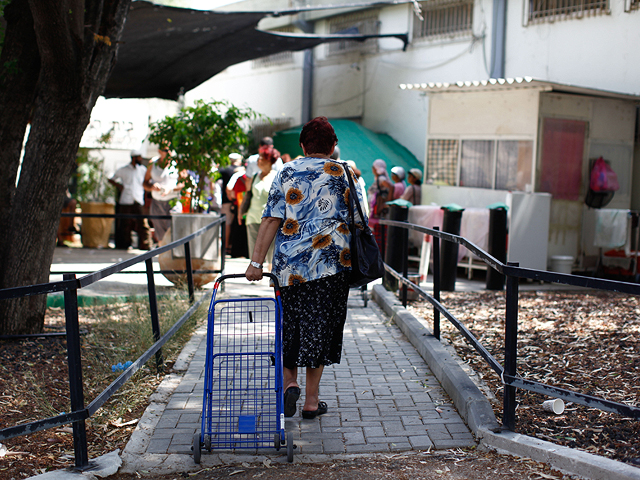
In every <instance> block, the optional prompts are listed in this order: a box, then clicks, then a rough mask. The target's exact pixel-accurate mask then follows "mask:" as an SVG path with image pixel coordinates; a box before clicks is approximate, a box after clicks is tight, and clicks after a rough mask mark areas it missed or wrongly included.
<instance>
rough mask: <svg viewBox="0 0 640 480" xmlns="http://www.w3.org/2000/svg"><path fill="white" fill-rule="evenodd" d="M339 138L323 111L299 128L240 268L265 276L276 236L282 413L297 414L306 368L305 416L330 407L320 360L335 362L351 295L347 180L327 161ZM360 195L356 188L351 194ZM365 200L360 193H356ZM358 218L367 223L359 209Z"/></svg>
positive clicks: (325, 363)
mask: <svg viewBox="0 0 640 480" xmlns="http://www.w3.org/2000/svg"><path fill="white" fill-rule="evenodd" d="M337 142H338V138H337V136H336V134H335V131H334V130H333V127H332V126H331V124H330V123H329V121H328V120H327V118H326V117H317V118H314V119H313V120H311V121H310V122H308V123H307V124H306V125H304V127H303V128H302V131H301V132H300V144H301V146H302V150H303V151H304V154H305V157H303V158H300V159H296V160H293V161H291V162H289V163H287V164H285V166H284V167H283V168H282V170H281V171H280V172H279V173H278V174H277V175H276V178H275V180H274V181H273V184H272V186H271V191H270V192H269V199H268V201H267V206H266V208H265V210H264V213H263V214H262V223H261V224H260V229H259V231H258V239H257V241H256V245H255V248H254V250H253V252H252V255H251V263H250V265H249V267H248V268H247V271H246V272H245V276H246V278H247V280H250V281H255V280H260V279H262V263H263V262H264V259H265V256H266V255H267V250H268V249H269V246H270V245H271V242H272V241H273V239H274V238H275V253H274V257H273V273H274V274H275V275H276V276H277V277H278V279H279V282H280V285H281V287H280V294H281V297H282V309H283V366H284V383H283V385H284V388H285V394H284V414H285V416H287V417H292V416H293V415H294V414H295V413H296V402H297V400H298V398H299V397H300V387H299V385H298V380H297V379H298V368H300V367H305V368H306V386H305V388H306V390H305V392H306V393H305V400H304V406H303V407H302V418H305V419H313V418H316V417H317V416H318V415H322V414H324V413H327V410H328V407H327V404H326V403H325V402H322V401H320V400H319V398H318V397H319V386H320V380H321V378H322V373H323V371H324V368H325V366H328V365H332V364H334V363H340V358H341V354H342V335H343V329H344V323H345V320H346V316H347V300H348V298H349V276H350V271H351V259H350V256H349V241H350V239H351V233H350V231H349V226H348V225H349V207H348V204H347V202H348V199H349V195H350V194H353V193H354V192H350V191H349V183H348V179H347V177H346V175H347V174H346V173H345V169H344V167H343V165H344V164H343V163H338V162H336V161H333V160H331V159H330V158H329V157H330V155H331V153H332V152H333V150H334V148H335V146H336V144H337ZM356 194H358V196H360V195H359V192H356ZM360 202H361V203H362V199H360ZM355 221H356V222H357V223H360V222H366V221H367V218H366V216H365V218H364V219H361V218H360V216H359V215H358V214H357V213H356V218H355Z"/></svg>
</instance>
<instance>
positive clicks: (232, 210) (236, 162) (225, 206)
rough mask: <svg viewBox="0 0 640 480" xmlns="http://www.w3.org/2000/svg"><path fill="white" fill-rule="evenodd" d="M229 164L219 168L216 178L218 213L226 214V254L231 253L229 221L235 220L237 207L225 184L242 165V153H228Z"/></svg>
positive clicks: (230, 191) (227, 183)
mask: <svg viewBox="0 0 640 480" xmlns="http://www.w3.org/2000/svg"><path fill="white" fill-rule="evenodd" d="M229 160H230V164H229V165H227V166H226V167H223V168H221V169H220V170H219V172H220V179H219V180H218V182H219V184H220V192H221V194H222V205H221V206H220V213H221V214H222V215H226V217H227V219H226V221H225V223H226V229H225V245H226V247H227V248H226V249H227V252H226V253H227V254H231V243H230V241H231V223H232V222H233V221H234V220H235V218H236V214H237V212H238V208H237V206H236V205H235V195H233V198H231V196H230V193H232V192H233V190H229V191H227V185H229V180H230V179H231V177H232V176H233V174H234V173H236V171H238V169H239V168H240V167H241V166H242V160H243V158H242V155H240V154H239V153H232V154H230V155H229Z"/></svg>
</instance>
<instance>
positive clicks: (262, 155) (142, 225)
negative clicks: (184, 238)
mask: <svg viewBox="0 0 640 480" xmlns="http://www.w3.org/2000/svg"><path fill="white" fill-rule="evenodd" d="M130 156H131V161H130V162H129V163H127V164H126V165H124V166H122V167H120V168H118V169H117V170H116V172H115V173H114V174H113V176H112V177H111V178H110V179H109V182H110V183H111V184H112V185H114V186H115V187H116V188H117V189H118V198H117V199H116V213H120V214H126V215H128V216H127V217H123V218H119V219H117V220H116V228H115V247H116V248H117V249H128V248H132V247H134V246H135V247H137V248H139V249H143V250H146V249H150V248H152V247H153V246H154V245H156V244H158V243H159V242H160V241H161V240H162V239H163V237H164V235H165V233H166V232H167V230H168V229H169V228H170V227H171V220H169V219H162V218H150V219H146V218H143V216H144V215H151V216H162V215H165V216H166V215H168V214H170V213H177V212H184V211H185V208H186V205H187V202H185V201H184V197H183V190H184V186H185V183H186V181H185V180H186V179H187V176H188V175H189V174H190V173H189V172H187V171H182V172H179V171H178V170H177V169H176V168H175V167H174V166H173V165H172V162H171V151H170V148H169V147H168V146H160V148H159V149H158V154H157V156H155V157H153V158H152V159H150V160H149V162H148V165H147V166H145V165H144V162H143V155H142V152H140V151H138V150H134V151H132V152H131V154H130ZM301 158H304V157H303V156H298V157H296V158H294V159H292V158H291V157H290V156H289V155H288V154H281V153H280V152H278V150H276V149H275V148H274V146H273V139H272V138H271V137H264V138H262V139H261V140H260V144H259V148H258V152H257V153H255V154H253V155H251V156H249V157H248V158H246V159H245V158H244V157H243V156H242V155H241V154H240V153H232V154H231V155H229V159H228V160H229V161H228V162H225V163H228V165H227V166H225V167H221V168H220V169H218V170H217V172H212V175H211V178H210V179H209V178H208V179H207V185H208V187H207V188H208V198H209V204H208V211H210V212H211V211H214V212H218V213H220V214H224V215H225V216H226V226H227V228H226V237H225V245H226V252H225V253H226V254H227V255H230V256H231V257H235V258H242V257H244V258H249V257H250V256H251V254H252V252H253V251H254V248H255V245H256V242H257V238H258V231H259V228H260V224H261V222H262V217H263V212H264V211H265V208H266V206H267V201H268V198H269V194H270V191H271V188H272V185H273V182H274V181H275V180H276V177H277V174H278V172H280V171H281V170H282V169H283V167H284V166H285V165H286V164H288V163H289V162H292V161H298V163H300V162H299V161H300V160H301ZM330 158H331V159H332V160H334V161H337V162H340V163H341V164H345V163H346V164H347V165H348V166H349V168H351V170H352V171H353V172H354V174H355V175H356V178H357V185H358V186H359V190H360V195H362V197H363V203H362V206H363V208H364V210H365V212H366V214H367V215H368V216H369V222H370V225H371V228H372V230H373V231H374V233H375V235H376V240H377V241H378V244H379V245H380V248H381V249H382V250H384V245H385V243H386V239H385V229H384V228H381V226H380V224H379V220H380V219H382V218H385V217H386V216H387V215H388V212H389V207H388V205H387V203H388V202H390V201H392V200H396V199H404V200H407V201H408V202H410V203H412V204H414V205H419V204H420V203H421V187H420V185H421V183H422V172H421V171H420V170H419V169H417V168H412V169H410V170H409V171H408V172H407V171H405V169H404V168H403V167H402V166H399V165H396V166H393V167H392V168H391V169H390V170H389V171H390V173H388V170H387V168H388V167H387V163H386V162H385V161H384V160H382V159H377V160H375V161H374V162H373V165H372V171H373V175H374V182H373V184H372V185H370V186H368V188H367V185H366V184H365V181H364V178H363V177H362V174H361V171H360V169H359V168H358V166H357V164H356V162H355V161H354V160H342V159H341V158H340V149H339V147H338V146H337V145H336V146H335V148H334V149H333V150H332V152H331V155H330ZM69 198H70V201H71V202H73V199H71V197H69ZM71 202H67V203H70V204H72V205H74V204H73V203H71ZM74 206H75V205H74ZM187 211H188V210H187ZM65 228H67V227H66V226H65ZM65 232H66V230H65V229H64V228H61V234H59V242H58V243H59V244H62V240H63V237H62V234H65ZM133 232H135V233H136V236H137V244H135V237H134V236H133V235H132V233H133ZM274 248H275V243H274V242H272V243H271V244H270V245H269V248H268V249H267V252H266V257H265V258H266V263H267V267H268V268H270V266H271V263H272V259H273V253H274ZM383 254H384V252H383Z"/></svg>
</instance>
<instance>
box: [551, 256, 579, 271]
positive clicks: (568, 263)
mask: <svg viewBox="0 0 640 480" xmlns="http://www.w3.org/2000/svg"><path fill="white" fill-rule="evenodd" d="M572 266H573V257H571V256H569V255H554V256H552V257H551V262H550V264H549V270H551V271H552V272H558V273H568V274H571V267H572Z"/></svg>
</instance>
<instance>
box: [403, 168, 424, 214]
mask: <svg viewBox="0 0 640 480" xmlns="http://www.w3.org/2000/svg"><path fill="white" fill-rule="evenodd" d="M407 180H408V182H409V186H408V187H407V189H406V190H405V191H404V193H403V194H402V196H401V197H400V198H402V199H403V200H407V201H408V202H411V203H412V204H413V205H420V204H421V203H422V172H421V171H420V169H418V168H412V169H411V170H409V175H407Z"/></svg>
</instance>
